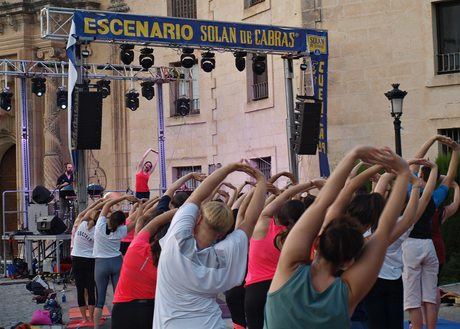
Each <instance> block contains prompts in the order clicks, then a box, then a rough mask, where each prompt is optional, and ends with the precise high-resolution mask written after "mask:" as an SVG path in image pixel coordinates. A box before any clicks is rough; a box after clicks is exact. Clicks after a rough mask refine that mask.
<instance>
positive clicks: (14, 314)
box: [0, 279, 460, 329]
mask: <svg viewBox="0 0 460 329" xmlns="http://www.w3.org/2000/svg"><path fill="white" fill-rule="evenodd" d="M18 282H20V283H18ZM18 282H15V283H14V284H8V283H12V282H11V280H9V279H0V328H2V327H4V328H5V329H6V328H8V329H9V328H10V327H11V326H12V325H14V324H16V323H18V322H20V321H23V322H29V321H30V318H31V316H32V313H33V311H34V310H36V309H43V304H35V302H34V301H32V297H33V295H32V294H31V293H30V292H29V291H28V290H27V289H26V288H25V282H22V281H18ZM49 283H50V284H51V287H52V288H53V289H54V290H55V291H58V298H59V301H61V296H62V289H63V286H62V285H58V284H55V285H53V283H51V282H49ZM444 289H445V290H448V291H453V292H456V293H459V294H460V284H456V285H451V286H448V287H445V288H444ZM65 293H66V297H67V302H66V303H61V306H62V308H63V312H62V314H63V320H64V322H67V321H68V310H69V308H71V307H75V306H77V297H76V289H75V286H74V285H68V286H67V290H66V292H65ZM112 299H113V292H112V289H111V287H109V288H108V289H107V299H106V305H109V309H111V305H112ZM440 317H441V318H444V319H447V320H451V321H455V322H459V323H460V307H459V306H450V307H448V306H442V307H441V310H440ZM102 328H104V329H110V319H108V320H107V321H106V322H105V324H104V326H103V327H102ZM227 328H232V326H231V321H230V320H227ZM459 328H460V325H459Z"/></svg>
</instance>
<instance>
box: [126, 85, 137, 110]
mask: <svg viewBox="0 0 460 329" xmlns="http://www.w3.org/2000/svg"><path fill="white" fill-rule="evenodd" d="M125 96H126V107H127V108H129V109H130V110H131V111H136V110H137V109H138V108H139V93H138V92H137V91H136V90H134V89H131V90H130V91H128V92H127V93H126V95H125Z"/></svg>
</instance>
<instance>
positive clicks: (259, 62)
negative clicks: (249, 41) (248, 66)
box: [252, 55, 267, 75]
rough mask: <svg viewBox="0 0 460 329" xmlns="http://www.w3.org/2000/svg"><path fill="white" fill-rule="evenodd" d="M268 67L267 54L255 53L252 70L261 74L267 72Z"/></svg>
mask: <svg viewBox="0 0 460 329" xmlns="http://www.w3.org/2000/svg"><path fill="white" fill-rule="evenodd" d="M266 67H267V56H265V55H255V56H254V57H253V58H252V70H253V71H254V73H255V74H257V75H261V74H263V73H264V72H265V69H266Z"/></svg>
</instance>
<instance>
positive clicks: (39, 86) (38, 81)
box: [32, 77, 46, 97]
mask: <svg viewBox="0 0 460 329" xmlns="http://www.w3.org/2000/svg"><path fill="white" fill-rule="evenodd" d="M32 92H33V93H34V94H35V95H37V96H38V97H42V96H43V95H44V94H45V92H46V79H45V78H41V77H33V78H32Z"/></svg>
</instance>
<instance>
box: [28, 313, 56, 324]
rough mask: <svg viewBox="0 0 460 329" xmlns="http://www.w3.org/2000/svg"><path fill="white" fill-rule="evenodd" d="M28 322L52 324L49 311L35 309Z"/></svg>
mask: <svg viewBox="0 0 460 329" xmlns="http://www.w3.org/2000/svg"><path fill="white" fill-rule="evenodd" d="M30 324H33V325H48V326H49V325H52V324H53V323H52V322H51V317H50V311H47V310H35V311H34V313H33V314H32V320H30Z"/></svg>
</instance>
